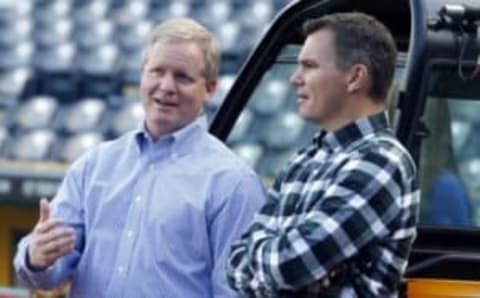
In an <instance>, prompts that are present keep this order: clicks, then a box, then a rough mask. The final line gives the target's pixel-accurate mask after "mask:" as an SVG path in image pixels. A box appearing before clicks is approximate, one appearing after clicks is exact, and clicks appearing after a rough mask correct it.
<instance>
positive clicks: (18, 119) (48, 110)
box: [15, 95, 58, 130]
mask: <svg viewBox="0 0 480 298" xmlns="http://www.w3.org/2000/svg"><path fill="white" fill-rule="evenodd" d="M57 109H58V102H57V100H56V99H55V98H53V97H51V96H40V95H39V96H34V97H32V98H29V99H27V100H26V101H25V102H24V103H22V104H21V105H20V107H19V109H18V110H17V113H16V115H15V124H16V126H17V127H18V128H19V129H21V130H31V129H38V128H48V127H49V126H51V124H52V122H53V118H54V116H55V113H56V112H57Z"/></svg>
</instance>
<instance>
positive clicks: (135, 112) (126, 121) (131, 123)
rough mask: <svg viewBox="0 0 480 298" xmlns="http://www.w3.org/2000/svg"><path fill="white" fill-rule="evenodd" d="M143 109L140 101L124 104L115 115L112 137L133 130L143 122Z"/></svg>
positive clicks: (112, 124)
mask: <svg viewBox="0 0 480 298" xmlns="http://www.w3.org/2000/svg"><path fill="white" fill-rule="evenodd" d="M143 115H144V112H143V108H142V105H141V103H140V101H135V102H132V103H129V104H126V105H125V106H124V107H123V108H121V109H120V110H119V111H117V113H116V114H115V116H114V118H113V120H112V123H111V130H112V132H113V135H114V136H119V135H121V134H123V133H125V132H127V131H129V130H132V129H135V128H137V127H138V125H140V124H141V122H142V120H143Z"/></svg>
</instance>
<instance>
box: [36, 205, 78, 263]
mask: <svg viewBox="0 0 480 298" xmlns="http://www.w3.org/2000/svg"><path fill="white" fill-rule="evenodd" d="M74 244H75V231H74V230H73V228H71V227H68V226H65V225H64V223H63V221H62V220H61V219H60V218H51V217H50V206H49V204H48V201H47V199H45V198H42V199H41V200H40V218H39V219H38V222H37V224H36V225H35V228H34V229H33V232H32V238H31V242H30V245H29V246H28V255H27V257H28V263H29V265H30V266H31V267H32V268H31V269H33V270H44V269H46V268H47V267H49V266H50V265H52V264H53V263H55V261H56V260H58V259H59V258H60V257H62V256H64V255H66V254H69V253H70V252H71V251H72V250H73V246H74Z"/></svg>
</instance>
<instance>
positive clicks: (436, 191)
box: [420, 97, 480, 226]
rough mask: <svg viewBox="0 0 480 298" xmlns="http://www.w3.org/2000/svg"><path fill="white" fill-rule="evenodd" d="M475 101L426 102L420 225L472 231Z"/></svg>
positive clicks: (478, 130) (478, 163)
mask: <svg viewBox="0 0 480 298" xmlns="http://www.w3.org/2000/svg"><path fill="white" fill-rule="evenodd" d="M478 115H480V102H479V101H478V100H475V99H457V98H446V97H443V98H442V97H428V98H427V101H426V107H425V112H424V117H423V121H424V123H425V126H426V129H427V137H426V138H425V140H424V141H423V142H422V148H421V153H420V169H421V171H420V179H421V180H420V181H421V190H422V209H421V214H420V216H421V217H420V221H421V223H422V224H431V225H448V226H478V223H479V222H480V221H479V212H478V209H479V207H480V202H479V198H480V118H479V117H478Z"/></svg>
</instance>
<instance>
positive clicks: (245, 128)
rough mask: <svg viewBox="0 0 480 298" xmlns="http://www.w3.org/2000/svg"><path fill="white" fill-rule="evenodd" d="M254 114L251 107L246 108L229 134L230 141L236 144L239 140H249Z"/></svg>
mask: <svg viewBox="0 0 480 298" xmlns="http://www.w3.org/2000/svg"><path fill="white" fill-rule="evenodd" d="M252 120H253V114H252V112H251V111H250V110H249V109H244V110H243V111H242V113H241V114H240V116H239V117H238V119H237V122H236V123H235V126H234V127H233V130H232V131H231V132H230V135H229V136H228V140H227V141H228V143H230V144H235V143H239V142H246V141H249V139H248V134H249V132H250V131H251V129H250V127H251V125H252Z"/></svg>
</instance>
